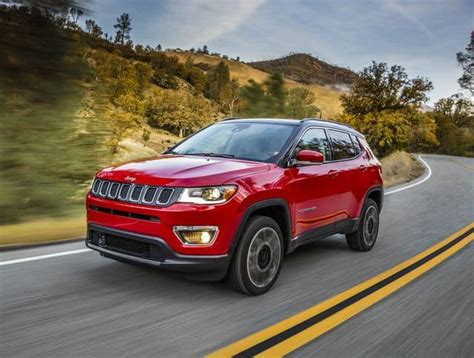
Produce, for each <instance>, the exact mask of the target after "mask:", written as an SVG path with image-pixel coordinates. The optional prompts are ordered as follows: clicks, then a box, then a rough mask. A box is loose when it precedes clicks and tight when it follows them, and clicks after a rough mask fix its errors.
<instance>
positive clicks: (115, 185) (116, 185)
mask: <svg viewBox="0 0 474 358" xmlns="http://www.w3.org/2000/svg"><path fill="white" fill-rule="evenodd" d="M120 187H121V185H120V183H115V182H111V183H110V187H109V194H108V195H107V197H108V198H110V199H115V198H116V197H117V196H118V194H119V191H120ZM114 188H117V189H116V190H114ZM114 191H115V193H114Z"/></svg>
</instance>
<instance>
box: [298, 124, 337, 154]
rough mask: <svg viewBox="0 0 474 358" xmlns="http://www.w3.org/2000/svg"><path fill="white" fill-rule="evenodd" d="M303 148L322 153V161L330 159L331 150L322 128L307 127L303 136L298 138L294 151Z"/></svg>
mask: <svg viewBox="0 0 474 358" xmlns="http://www.w3.org/2000/svg"><path fill="white" fill-rule="evenodd" d="M303 149H307V150H314V151H316V152H320V153H322V154H323V155H324V161H328V160H330V154H331V151H330V147H329V140H328V138H327V136H326V132H325V131H324V129H320V128H313V129H308V130H307V131H306V133H305V134H304V135H303V137H301V139H300V140H299V142H298V144H297V146H296V152H299V151H300V150H303Z"/></svg>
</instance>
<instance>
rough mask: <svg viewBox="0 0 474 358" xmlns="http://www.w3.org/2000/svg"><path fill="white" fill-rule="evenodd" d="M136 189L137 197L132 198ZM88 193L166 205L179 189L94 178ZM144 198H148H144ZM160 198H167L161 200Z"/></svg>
mask: <svg viewBox="0 0 474 358" xmlns="http://www.w3.org/2000/svg"><path fill="white" fill-rule="evenodd" d="M104 184H105V187H104ZM138 189H140V191H139V193H138V196H137V193H135V195H134V197H136V198H137V199H132V194H133V193H134V191H135V190H138ZM102 190H105V191H104V193H102ZM149 190H151V192H150V193H148V191H149ZM153 191H154V193H153ZM123 192H125V193H126V195H122V193H123ZM147 193H148V195H147ZM90 194H91V195H92V196H95V197H98V198H102V199H109V200H117V201H122V202H128V203H133V204H142V205H148V206H167V205H169V204H171V203H173V202H175V201H176V200H177V197H178V196H179V191H177V188H170V187H160V186H154V185H144V184H131V183H120V182H116V181H110V180H103V179H98V178H96V179H94V181H93V184H92V187H91V190H90ZM152 194H153V195H152ZM162 195H163V197H162ZM146 198H148V200H146ZM162 199H167V200H166V201H163V200H162Z"/></svg>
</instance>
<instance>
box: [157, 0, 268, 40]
mask: <svg viewBox="0 0 474 358" xmlns="http://www.w3.org/2000/svg"><path fill="white" fill-rule="evenodd" d="M264 1H265V0H193V1H190V0H176V1H172V2H169V3H167V4H165V6H164V8H163V11H164V13H163V14H160V16H159V17H158V18H156V19H153V20H152V21H153V22H150V23H149V29H150V30H151V31H153V30H156V31H157V32H159V31H163V30H165V29H168V31H169V32H168V33H166V37H167V38H166V42H167V43H169V44H179V46H180V47H183V48H189V47H191V46H195V47H197V46H202V45H204V44H207V43H208V42H210V41H212V40H214V39H216V38H218V37H220V36H222V35H223V34H225V33H227V32H229V31H232V30H234V29H236V28H237V27H238V26H239V25H241V24H242V23H243V22H244V21H245V20H246V19H248V18H249V17H250V16H251V15H252V14H253V13H254V12H255V11H256V10H257V8H258V7H259V6H260V5H262V4H263V3H264Z"/></svg>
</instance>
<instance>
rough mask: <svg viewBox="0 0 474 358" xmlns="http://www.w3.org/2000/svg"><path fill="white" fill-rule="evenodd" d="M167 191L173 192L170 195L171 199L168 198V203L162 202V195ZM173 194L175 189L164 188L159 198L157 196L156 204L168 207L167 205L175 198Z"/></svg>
mask: <svg viewBox="0 0 474 358" xmlns="http://www.w3.org/2000/svg"><path fill="white" fill-rule="evenodd" d="M165 190H170V191H171V193H170V195H169V197H168V200H167V201H166V202H164V201H160V199H161V194H162V193H163V191H165ZM173 194H174V189H173V188H162V189H161V190H160V193H159V194H158V196H157V199H156V204H157V205H167V204H168V203H169V202H170V200H171V198H172V197H173Z"/></svg>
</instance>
